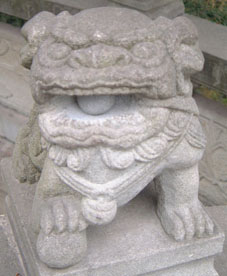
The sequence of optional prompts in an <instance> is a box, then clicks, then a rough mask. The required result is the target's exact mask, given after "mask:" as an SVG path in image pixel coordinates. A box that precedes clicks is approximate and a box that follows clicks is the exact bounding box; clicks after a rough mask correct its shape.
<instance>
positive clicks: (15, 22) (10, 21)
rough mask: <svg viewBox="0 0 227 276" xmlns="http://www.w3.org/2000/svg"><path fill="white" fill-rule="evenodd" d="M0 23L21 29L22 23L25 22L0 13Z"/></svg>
mask: <svg viewBox="0 0 227 276" xmlns="http://www.w3.org/2000/svg"><path fill="white" fill-rule="evenodd" d="M0 22H4V23H7V24H11V25H13V26H15V27H20V28H21V27H22V26H23V25H24V23H25V22H26V21H25V20H24V19H21V18H18V17H15V16H12V15H8V14H5V13H0Z"/></svg>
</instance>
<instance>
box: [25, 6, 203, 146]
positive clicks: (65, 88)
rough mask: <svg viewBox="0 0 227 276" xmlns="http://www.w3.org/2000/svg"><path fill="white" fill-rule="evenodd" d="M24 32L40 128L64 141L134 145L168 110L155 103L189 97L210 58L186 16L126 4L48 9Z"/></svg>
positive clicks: (160, 122)
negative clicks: (194, 77) (150, 13)
mask: <svg viewBox="0 0 227 276" xmlns="http://www.w3.org/2000/svg"><path fill="white" fill-rule="evenodd" d="M22 33H23V34H24V36H25V37H26V39H27V41H28V44H27V46H26V47H25V48H24V49H23V50H22V54H21V56H22V61H23V64H24V65H25V66H27V67H29V66H30V65H31V79H32V93H33V97H34V99H35V101H36V102H37V103H38V104H39V105H40V107H41V108H40V110H41V114H40V115H39V125H40V129H41V132H42V135H43V136H44V137H45V138H46V140H48V141H49V142H51V143H53V144H59V145H61V146H62V147H64V148H73V147H76V146H93V145H96V144H99V143H102V144H104V145H108V146H118V147H122V148H130V147H133V146H135V145H136V144H138V143H141V142H142V141H144V140H145V139H147V138H149V137H151V136H152V135H154V134H155V133H156V132H157V131H159V130H160V128H161V127H163V125H164V124H165V121H166V120H167V117H168V109H166V108H163V106H162V104H160V106H159V107H158V106H156V108H155V109H152V108H151V106H152V105H153V103H154V102H162V101H163V102H164V101H166V100H169V99H175V98H177V99H178V100H179V98H180V99H185V98H188V99H189V98H191V94H192V85H191V81H190V75H191V74H192V73H194V72H196V71H198V70H201V69H202V66H203V61H204V60H203V56H202V53H201V51H200V50H199V47H198V44H197V40H198V35H197V31H196V29H195V28H194V26H193V25H192V23H191V22H190V21H189V20H188V19H186V18H185V17H178V18H176V19H174V20H169V19H166V18H163V17H160V18H158V19H156V20H154V21H152V20H151V19H150V18H148V17H147V16H145V15H143V14H141V13H139V12H137V11H134V10H129V9H122V8H97V9H91V10H85V11H82V12H80V13H78V14H76V15H70V14H69V13H68V12H62V13H60V14H58V15H57V16H55V15H53V14H51V13H49V12H42V13H40V14H38V15H37V16H35V17H34V18H33V19H31V20H30V21H29V22H28V23H26V24H25V26H24V27H23V29H22ZM149 103H150V105H149ZM178 108H179V109H182V110H184V108H186V107H185V105H184V104H182V106H181V104H179V105H178ZM159 117H160V118H161V119H160V118H159Z"/></svg>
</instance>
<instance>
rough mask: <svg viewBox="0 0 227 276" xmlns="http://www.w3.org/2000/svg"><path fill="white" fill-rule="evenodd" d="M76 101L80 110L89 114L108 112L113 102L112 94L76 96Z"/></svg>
mask: <svg viewBox="0 0 227 276" xmlns="http://www.w3.org/2000/svg"><path fill="white" fill-rule="evenodd" d="M77 103H78V105H79V107H80V108H81V110H82V111H83V112H84V113H86V114H89V115H101V114H104V113H106V112H108V111H109V110H110V109H111V108H112V107H113V106H114V104H115V96H114V95H91V96H78V97H77Z"/></svg>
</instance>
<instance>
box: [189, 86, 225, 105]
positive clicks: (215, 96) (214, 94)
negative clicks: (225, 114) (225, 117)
mask: <svg viewBox="0 0 227 276" xmlns="http://www.w3.org/2000/svg"><path fill="white" fill-rule="evenodd" d="M194 92H195V93H198V94H200V95H203V96H204V97H206V98H208V99H211V100H214V101H216V102H220V103H222V104H223V105H225V106H227V96H226V95H224V94H223V93H221V92H219V91H217V90H214V89H211V88H208V87H205V86H203V85H200V86H199V87H196V88H195V90H194Z"/></svg>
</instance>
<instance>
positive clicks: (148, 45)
mask: <svg viewBox="0 0 227 276" xmlns="http://www.w3.org/2000/svg"><path fill="white" fill-rule="evenodd" d="M155 51H157V49H156V45H155V44H154V43H152V42H142V43H138V44H136V45H135V46H134V47H133V48H132V52H133V54H134V55H135V56H137V57H140V58H150V57H151V56H152V55H154V53H155Z"/></svg>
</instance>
